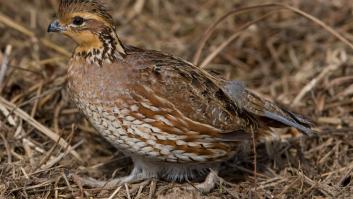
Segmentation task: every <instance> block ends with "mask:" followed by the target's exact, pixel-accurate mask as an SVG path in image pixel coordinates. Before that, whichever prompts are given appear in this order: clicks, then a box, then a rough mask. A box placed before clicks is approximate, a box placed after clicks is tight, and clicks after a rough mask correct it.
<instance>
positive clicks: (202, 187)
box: [186, 170, 222, 193]
mask: <svg viewBox="0 0 353 199" xmlns="http://www.w3.org/2000/svg"><path fill="white" fill-rule="evenodd" d="M221 180H222V178H221V177H219V176H218V171H214V170H211V171H210V173H209V174H208V175H207V177H206V179H205V181H204V182H202V183H199V184H196V185H189V186H187V187H186V189H187V190H192V191H194V190H197V191H200V192H202V193H209V192H211V191H212V189H214V188H215V187H216V185H217V184H218V183H220V181H221Z"/></svg>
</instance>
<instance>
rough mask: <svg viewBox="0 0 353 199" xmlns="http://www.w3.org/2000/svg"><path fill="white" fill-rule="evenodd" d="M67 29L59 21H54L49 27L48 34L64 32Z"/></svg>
mask: <svg viewBox="0 0 353 199" xmlns="http://www.w3.org/2000/svg"><path fill="white" fill-rule="evenodd" d="M64 30H65V29H64V27H63V26H62V25H61V24H60V22H59V21H58V20H55V21H53V22H52V23H51V24H50V25H49V26H48V32H63V31H64Z"/></svg>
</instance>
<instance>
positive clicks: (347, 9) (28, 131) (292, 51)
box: [0, 0, 353, 199]
mask: <svg viewBox="0 0 353 199" xmlns="http://www.w3.org/2000/svg"><path fill="white" fill-rule="evenodd" d="M275 2H276V3H284V4H286V5H291V6H293V7H294V8H298V9H300V10H302V11H304V12H306V13H308V14H309V15H310V16H314V17H315V18H316V19H314V20H310V19H308V17H304V16H303V15H304V14H303V13H301V14H300V13H299V12H298V11H296V10H295V9H288V7H284V6H279V5H277V6H275V5H272V6H267V7H264V6H260V5H261V4H263V1H261V0H248V1H247V0H193V1H190V0H125V1H122V0H119V1H118V0H116V1H108V3H109V4H110V7H111V10H112V12H113V16H114V20H115V22H116V24H117V26H118V29H117V31H118V33H119V35H120V38H121V40H123V42H124V43H128V44H132V45H136V46H139V47H143V48H148V49H157V50H162V51H164V52H168V53H170V54H174V55H177V56H179V57H183V58H185V59H187V60H189V61H191V62H194V63H196V62H195V60H196V59H195V56H194V55H195V54H196V52H197V51H198V49H200V48H199V44H200V42H201V41H202V40H203V38H205V34H204V33H205V32H206V30H207V28H208V27H210V26H211V25H212V24H213V23H214V22H216V20H217V19H219V18H220V17H222V16H223V15H224V14H226V13H227V12H228V11H231V10H232V9H234V10H240V8H243V7H246V6H253V5H258V7H257V8H254V9H251V10H247V12H243V13H241V14H238V15H236V16H235V15H231V16H229V17H228V18H226V19H224V20H222V21H221V22H220V23H219V24H218V26H217V27H216V29H215V31H214V32H213V34H212V35H211V36H210V38H209V39H208V40H207V42H206V45H205V48H204V49H203V50H202V54H201V56H200V59H199V60H200V61H198V62H197V64H198V65H200V66H202V65H205V66H206V68H207V69H212V70H213V71H217V73H219V75H222V76H223V77H224V78H227V79H238V80H243V81H244V82H245V83H246V84H247V86H248V87H249V88H251V89H252V90H253V91H255V92H256V93H258V94H259V95H261V96H263V97H266V98H268V99H272V100H273V101H275V102H277V103H279V104H282V105H283V106H286V107H288V108H290V109H291V110H293V111H295V112H299V113H301V114H303V115H305V116H306V117H307V118H310V119H311V120H312V121H313V122H314V123H315V129H316V130H317V131H318V136H317V137H305V136H298V135H299V134H298V132H297V131H295V130H291V129H287V130H283V131H279V130H274V132H275V133H276V134H277V136H275V137H274V138H272V139H271V140H270V139H269V140H267V141H266V142H263V143H258V144H257V145H256V153H254V152H253V151H252V150H251V148H252V146H248V148H249V150H247V151H246V152H244V153H242V154H237V156H235V157H234V158H233V159H232V160H230V161H228V162H226V163H225V164H224V165H223V169H222V172H221V176H222V177H223V178H224V179H225V181H226V182H228V183H226V182H224V183H222V184H221V185H220V186H218V187H217V188H216V189H215V190H213V191H212V192H211V193H210V194H206V195H205V194H201V193H198V192H197V191H195V192H190V191H185V190H184V189H183V188H182V187H181V186H183V185H181V184H177V183H169V182H164V181H157V182H154V181H153V182H145V183H144V184H140V185H129V186H123V187H121V188H117V189H113V190H102V189H89V188H86V187H84V188H82V187H80V186H79V183H77V182H76V181H75V180H73V178H72V177H70V176H72V174H75V175H79V176H91V177H96V178H99V179H110V178H112V177H114V176H120V175H126V174H127V172H128V171H129V170H130V169H131V166H132V165H131V161H130V160H129V159H128V158H127V157H124V156H123V155H122V154H121V153H120V152H119V151H116V150H115V149H114V148H113V147H112V146H110V145H109V144H108V143H107V142H106V141H105V140H104V139H102V138H101V137H99V136H98V135H97V133H96V132H95V130H94V129H92V127H91V125H90V124H89V123H88V122H87V121H86V120H85V119H84V117H83V116H82V115H81V114H80V113H79V112H78V111H77V109H76V108H75V107H74V106H73V105H72V103H71V102H70V100H69V99H68V97H67V95H66V91H65V72H66V69H67V68H66V63H67V60H68V58H69V56H70V52H71V51H72V49H73V47H74V45H73V43H72V42H71V41H70V40H69V39H67V38H64V37H63V36H60V35H49V34H47V33H46V29H47V26H48V24H49V23H50V21H51V20H53V18H54V17H55V10H56V8H57V1H56V0H48V1H41V0H2V1H1V4H0V5H1V6H0V66H1V69H0V95H1V96H0V198H90V197H91V198H108V197H111V198H114V197H115V198H160V199H167V198H168V199H169V198H204V199H206V198H207V199H209V198H212V199H215V198H317V199H318V198H333V197H335V198H353V196H351V194H353V182H351V181H352V175H353V174H352V169H353V152H352V151H353V141H352V140H353V64H352V63H353V56H352V53H353V48H352V42H350V41H353V23H352V21H353V4H352V1H351V0H335V1H330V0H311V1H307V0H283V1H275ZM294 11H296V13H294ZM263 16H265V17H263ZM309 18H310V17H309ZM254 20H255V21H254ZM255 22H256V23H255ZM249 23H250V24H249ZM230 38H231V39H232V40H230ZM218 51H219V53H216V52H218ZM214 55H216V56H214ZM204 60H206V62H204ZM200 63H203V64H200ZM59 138H61V139H62V140H59ZM64 140H65V142H64ZM67 143H68V144H69V145H70V146H72V147H73V148H70V147H67ZM255 155H256V156H255ZM255 157H256V163H255V164H254V159H255ZM255 165H256V168H257V170H256V175H254V166H255ZM190 183H193V182H190Z"/></svg>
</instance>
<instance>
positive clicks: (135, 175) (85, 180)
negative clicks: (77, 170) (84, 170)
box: [73, 169, 147, 189]
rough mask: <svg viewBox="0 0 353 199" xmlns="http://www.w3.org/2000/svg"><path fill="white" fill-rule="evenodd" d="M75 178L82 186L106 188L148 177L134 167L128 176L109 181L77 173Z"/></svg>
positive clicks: (139, 180)
mask: <svg viewBox="0 0 353 199" xmlns="http://www.w3.org/2000/svg"><path fill="white" fill-rule="evenodd" d="M73 178H74V181H76V182H77V183H79V185H80V186H88V187H92V188H101V187H104V188H106V189H111V188H115V187H117V186H121V185H123V184H133V183H137V182H141V181H144V180H146V179H147V177H146V176H145V175H143V173H142V172H138V171H137V170H136V169H134V170H133V171H132V172H131V173H130V175H128V176H125V177H120V178H115V179H112V180H107V181H101V180H96V179H94V178H91V177H79V176H77V175H74V176H73Z"/></svg>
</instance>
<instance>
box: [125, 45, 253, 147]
mask: <svg viewBox="0 0 353 199" xmlns="http://www.w3.org/2000/svg"><path fill="white" fill-rule="evenodd" d="M136 51H137V52H136ZM128 53H130V55H129V56H130V59H131V62H133V64H131V65H134V67H135V68H136V70H138V71H137V72H136V73H138V74H139V75H140V76H139V77H138V79H139V81H138V82H137V84H136V85H135V87H134V88H135V91H136V92H137V95H140V96H144V97H147V98H148V100H149V102H150V103H152V104H151V106H154V107H164V108H166V110H167V109H169V112H168V113H164V115H165V114H167V115H169V116H168V117H177V118H180V117H184V118H185V119H184V120H183V122H182V123H184V124H185V128H189V129H194V130H195V131H197V129H198V131H201V132H202V131H211V132H212V131H213V132H212V133H211V134H213V135H214V136H219V138H220V139H224V141H232V140H239V139H240V140H241V139H248V138H250V137H251V130H252V129H253V130H255V128H257V120H256V119H255V118H254V117H252V116H251V114H249V113H248V112H247V111H243V110H242V109H240V108H239V107H237V105H236V104H235V103H234V102H233V101H232V100H231V98H230V97H229V96H228V95H227V94H226V93H225V92H224V90H223V89H222V88H221V87H220V86H219V85H218V84H217V82H216V80H215V79H213V77H212V76H210V75H209V74H208V73H207V72H205V71H203V70H201V69H199V68H197V67H195V66H193V65H192V64H190V63H188V62H186V61H184V60H182V59H178V58H175V57H172V56H169V55H165V54H162V53H159V52H157V51H138V50H137V49H134V50H133V51H132V50H130V51H128ZM139 59H140V60H139ZM137 100H141V99H137ZM172 109H174V110H173V111H171V110H172ZM181 115H182V116H181ZM164 118H165V117H164ZM164 118H161V119H162V120H163V119H164ZM179 126H180V124H179ZM195 126H198V127H197V128H196V127H195Z"/></svg>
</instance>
